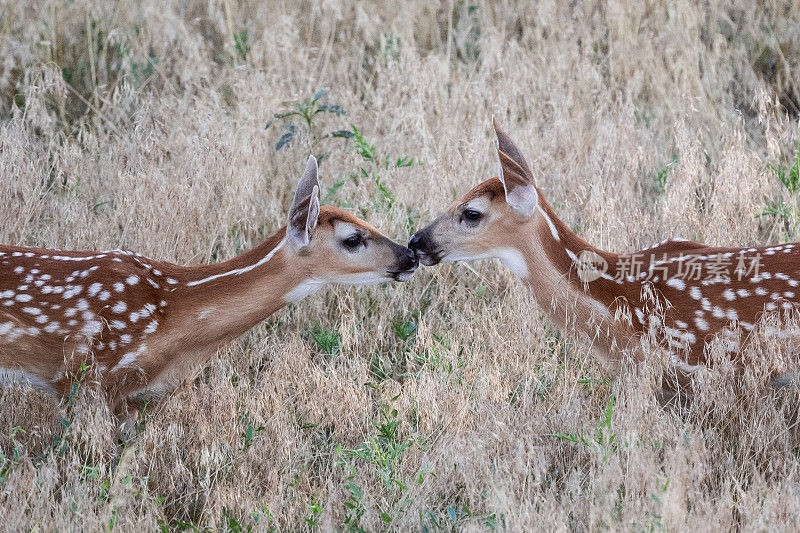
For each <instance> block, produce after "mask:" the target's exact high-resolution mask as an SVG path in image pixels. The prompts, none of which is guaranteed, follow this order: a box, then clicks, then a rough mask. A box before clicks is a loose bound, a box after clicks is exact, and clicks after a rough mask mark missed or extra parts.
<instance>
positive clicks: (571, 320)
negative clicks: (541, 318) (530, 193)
mask: <svg viewBox="0 0 800 533" xmlns="http://www.w3.org/2000/svg"><path fill="white" fill-rule="evenodd" d="M527 228H528V231H526V232H521V233H522V234H521V235H520V237H519V239H518V240H519V244H518V246H519V249H520V251H521V253H522V256H523V258H524V259H525V264H526V266H527V272H526V273H525V275H524V276H523V278H524V279H525V281H526V282H527V283H528V285H529V286H530V288H531V290H532V292H533V296H534V298H535V299H536V301H537V303H538V304H539V305H540V306H541V307H542V308H543V309H545V310H546V311H548V313H549V314H550V316H551V317H552V318H553V319H554V320H555V321H556V322H557V323H558V324H559V325H560V326H562V327H571V328H574V329H576V330H578V331H580V332H582V333H584V334H586V335H587V336H588V337H589V338H591V339H595V341H596V345H597V348H599V349H600V350H601V351H604V352H608V351H610V350H611V349H612V348H613V346H614V344H616V345H618V346H619V345H624V344H627V341H628V338H627V337H628V336H629V334H630V331H628V330H620V326H619V325H616V324H612V322H613V321H612V320H610V319H612V318H613V316H614V312H615V306H616V304H617V303H619V299H620V297H623V298H627V297H628V296H629V295H627V294H622V293H621V292H620V285H619V284H617V283H616V282H615V281H614V280H613V279H612V274H613V272H612V271H611V270H609V272H608V273H605V274H604V275H603V276H600V277H599V278H597V279H594V280H592V281H589V282H587V281H586V279H581V276H580V275H579V268H578V261H579V257H580V258H583V257H585V256H582V255H581V254H582V253H584V254H585V253H591V254H595V255H596V257H599V258H602V259H603V260H604V261H606V262H607V264H608V265H609V267H610V268H613V266H614V265H615V264H616V257H617V256H616V254H613V253H609V252H605V251H603V250H600V249H599V248H596V247H594V246H592V245H590V244H589V243H587V242H586V241H584V240H583V239H581V238H580V237H578V235H576V234H575V232H573V231H572V230H571V229H569V227H567V225H566V224H564V223H563V222H562V221H561V220H560V219H559V218H558V216H556V214H555V212H554V211H553V209H552V208H551V207H550V206H549V205H548V204H547V202H545V201H544V200H543V198H542V197H541V194H540V196H539V206H538V207H537V212H536V214H535V215H534V216H533V217H531V222H530V224H529V225H528V226H527ZM637 296H638V295H637ZM601 330H602V331H601ZM620 335H623V336H625V337H626V338H624V339H623V338H618V337H619V336H620Z"/></svg>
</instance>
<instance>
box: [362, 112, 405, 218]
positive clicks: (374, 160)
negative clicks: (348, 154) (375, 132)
mask: <svg viewBox="0 0 800 533" xmlns="http://www.w3.org/2000/svg"><path fill="white" fill-rule="evenodd" d="M350 128H351V129H352V137H351V138H352V139H353V145H354V147H355V151H356V154H358V155H359V156H360V157H361V159H362V160H363V164H362V165H361V166H360V167H359V168H358V169H357V170H356V172H354V173H352V174H350V179H352V180H353V181H360V180H362V179H363V180H366V181H369V182H372V183H374V184H375V187H376V189H377V195H376V196H375V197H374V198H373V203H374V205H375V207H376V209H379V210H380V209H381V208H384V209H386V210H388V209H391V208H392V206H393V205H394V204H395V201H396V198H395V195H394V193H393V192H392V191H391V190H389V188H388V187H387V186H386V185H385V184H384V183H383V181H382V178H381V171H382V170H389V169H390V168H405V167H410V166H412V165H413V164H414V159H413V158H411V157H408V156H403V157H395V156H393V155H391V154H389V153H386V154H383V156H382V157H381V155H380V154H379V153H378V149H377V148H376V147H375V145H374V144H372V143H370V142H369V141H367V139H366V138H365V137H364V135H363V134H362V133H361V132H360V131H359V130H358V128H357V127H356V126H355V124H350ZM412 217H413V211H409V224H408V225H409V226H412V225H413V221H412V220H411V219H412Z"/></svg>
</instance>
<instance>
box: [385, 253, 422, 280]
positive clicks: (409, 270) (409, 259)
mask: <svg viewBox="0 0 800 533" xmlns="http://www.w3.org/2000/svg"><path fill="white" fill-rule="evenodd" d="M402 250H403V251H402V252H400V254H399V257H398V260H397V270H394V271H392V272H389V275H390V276H392V278H394V280H395V281H406V280H408V279H410V278H411V276H412V274H414V271H415V270H417V267H418V266H419V261H418V260H417V255H416V254H415V253H414V251H413V250H411V249H409V248H406V247H405V246H403V247H402Z"/></svg>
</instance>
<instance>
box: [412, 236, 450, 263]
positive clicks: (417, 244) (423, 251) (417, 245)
mask: <svg viewBox="0 0 800 533" xmlns="http://www.w3.org/2000/svg"><path fill="white" fill-rule="evenodd" d="M408 247H409V248H411V249H412V250H413V251H414V254H416V256H417V259H419V262H420V263H422V264H423V265H426V266H431V265H435V264H437V263H438V262H439V261H441V260H442V258H441V255H440V253H439V251H437V250H435V249H434V248H433V242H432V241H431V238H430V235H429V234H428V232H427V231H426V230H425V229H422V230H419V231H418V232H416V233H415V234H414V235H412V236H411V240H410V241H408Z"/></svg>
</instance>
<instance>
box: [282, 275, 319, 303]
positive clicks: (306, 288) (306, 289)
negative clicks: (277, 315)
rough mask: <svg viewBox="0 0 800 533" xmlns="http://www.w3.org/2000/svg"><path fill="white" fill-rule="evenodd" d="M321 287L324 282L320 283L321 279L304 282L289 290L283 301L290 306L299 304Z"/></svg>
mask: <svg viewBox="0 0 800 533" xmlns="http://www.w3.org/2000/svg"><path fill="white" fill-rule="evenodd" d="M323 285H325V282H324V281H322V280H321V279H309V280H306V281H304V282H303V283H301V284H300V285H298V286H297V287H295V288H294V289H292V290H290V291H289V292H288V293H286V296H284V299H285V300H286V301H287V302H289V303H290V304H291V303H295V302H299V301H300V300H302V299H303V298H305V297H306V296H308V295H310V294H314V293H315V292H317V291H318V290H319V289H320V288H321V287H322V286H323Z"/></svg>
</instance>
